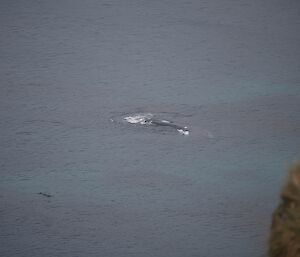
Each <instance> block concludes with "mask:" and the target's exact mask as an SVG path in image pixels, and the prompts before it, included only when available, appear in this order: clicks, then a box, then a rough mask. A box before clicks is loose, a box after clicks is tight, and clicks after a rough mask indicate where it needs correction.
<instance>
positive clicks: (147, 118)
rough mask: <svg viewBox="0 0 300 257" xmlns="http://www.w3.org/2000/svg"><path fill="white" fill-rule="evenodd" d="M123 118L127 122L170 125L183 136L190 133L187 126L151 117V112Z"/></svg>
mask: <svg viewBox="0 0 300 257" xmlns="http://www.w3.org/2000/svg"><path fill="white" fill-rule="evenodd" d="M124 120H126V121H127V122H128V123H131V124H141V125H155V126H165V127H171V128H174V129H176V130H177V131H178V132H179V133H180V134H182V135H185V136H187V135H189V133H190V132H189V130H188V128H187V127H185V126H179V125H177V124H174V123H173V122H171V121H168V120H162V119H156V118H153V115H152V114H151V113H149V114H137V115H134V116H127V117H125V118H124Z"/></svg>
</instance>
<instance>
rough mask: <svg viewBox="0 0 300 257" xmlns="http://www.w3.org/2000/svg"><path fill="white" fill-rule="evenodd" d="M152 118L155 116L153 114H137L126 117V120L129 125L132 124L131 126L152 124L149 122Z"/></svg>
mask: <svg viewBox="0 0 300 257" xmlns="http://www.w3.org/2000/svg"><path fill="white" fill-rule="evenodd" d="M152 116H153V115H152V114H151V113H147V114H136V115H133V116H127V117H124V120H126V121H127V122H128V123H131V124H150V123H151V122H148V120H149V119H150V118H151V117H152Z"/></svg>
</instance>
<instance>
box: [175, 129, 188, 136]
mask: <svg viewBox="0 0 300 257" xmlns="http://www.w3.org/2000/svg"><path fill="white" fill-rule="evenodd" d="M177 131H178V132H179V133H180V134H181V135H184V136H188V135H189V134H190V132H189V131H188V130H183V129H177Z"/></svg>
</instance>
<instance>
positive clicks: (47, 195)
mask: <svg viewBox="0 0 300 257" xmlns="http://www.w3.org/2000/svg"><path fill="white" fill-rule="evenodd" d="M38 194H39V195H42V196H45V197H52V195H50V194H46V193H43V192H39V193H38Z"/></svg>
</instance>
